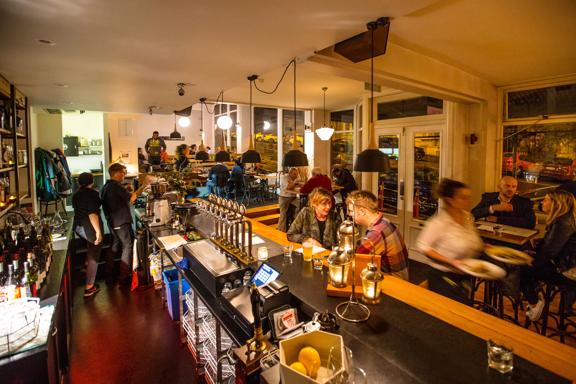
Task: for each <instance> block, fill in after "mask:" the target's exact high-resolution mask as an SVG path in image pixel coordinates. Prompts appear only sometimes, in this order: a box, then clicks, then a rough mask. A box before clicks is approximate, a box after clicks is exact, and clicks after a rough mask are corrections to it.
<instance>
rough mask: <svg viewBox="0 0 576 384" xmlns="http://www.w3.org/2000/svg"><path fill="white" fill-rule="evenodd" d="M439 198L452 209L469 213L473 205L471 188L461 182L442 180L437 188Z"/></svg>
mask: <svg viewBox="0 0 576 384" xmlns="http://www.w3.org/2000/svg"><path fill="white" fill-rule="evenodd" d="M436 193H437V194H438V197H439V198H440V199H442V201H443V202H444V204H446V205H447V206H448V207H451V208H457V209H462V210H465V211H469V210H470V208H471V205H472V195H471V193H470V188H468V186H467V185H466V184H464V183H462V182H461V181H458V180H451V179H442V180H440V184H438V186H437V188H436Z"/></svg>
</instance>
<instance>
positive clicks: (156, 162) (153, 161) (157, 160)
mask: <svg viewBox="0 0 576 384" xmlns="http://www.w3.org/2000/svg"><path fill="white" fill-rule="evenodd" d="M148 162H149V163H150V165H160V163H161V161H160V156H150V157H149V158H148Z"/></svg>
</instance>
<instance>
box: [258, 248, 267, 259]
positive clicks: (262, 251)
mask: <svg viewBox="0 0 576 384" xmlns="http://www.w3.org/2000/svg"><path fill="white" fill-rule="evenodd" d="M258 260H260V261H266V260H268V247H260V248H258Z"/></svg>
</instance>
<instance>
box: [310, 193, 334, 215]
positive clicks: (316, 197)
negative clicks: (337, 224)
mask: <svg viewBox="0 0 576 384" xmlns="http://www.w3.org/2000/svg"><path fill="white" fill-rule="evenodd" d="M308 201H309V202H310V207H312V209H313V210H314V214H315V215H316V217H317V218H319V219H322V218H325V217H326V216H328V213H329V212H330V209H332V193H330V191H328V190H327V189H324V188H321V187H318V188H314V189H313V190H312V192H310V196H309V198H308Z"/></svg>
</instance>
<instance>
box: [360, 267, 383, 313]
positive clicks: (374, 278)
mask: <svg viewBox="0 0 576 384" xmlns="http://www.w3.org/2000/svg"><path fill="white" fill-rule="evenodd" d="M360 278H361V279H362V301H363V302H364V303H366V304H377V303H379V302H380V292H381V291H382V281H383V280H384V275H383V274H382V272H380V271H379V270H378V267H377V266H376V264H374V263H368V265H367V266H366V268H364V269H363V270H362V272H361V273H360Z"/></svg>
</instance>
